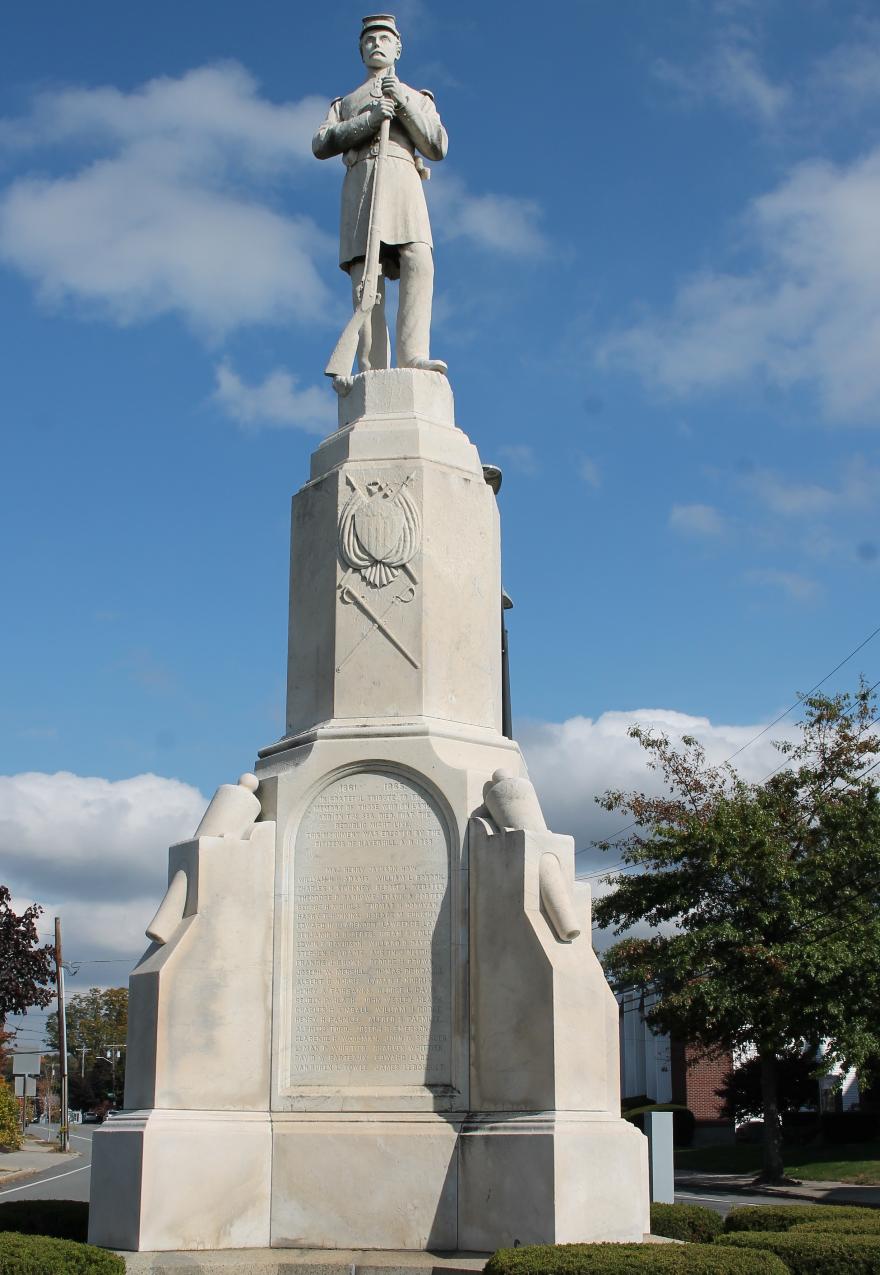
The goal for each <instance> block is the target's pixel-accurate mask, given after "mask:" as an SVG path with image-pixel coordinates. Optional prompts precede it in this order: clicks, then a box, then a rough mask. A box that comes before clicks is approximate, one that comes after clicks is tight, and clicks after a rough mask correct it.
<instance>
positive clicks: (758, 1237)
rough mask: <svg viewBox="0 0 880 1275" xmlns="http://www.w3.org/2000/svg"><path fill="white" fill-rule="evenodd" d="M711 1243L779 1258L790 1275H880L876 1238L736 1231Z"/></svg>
mask: <svg viewBox="0 0 880 1275" xmlns="http://www.w3.org/2000/svg"><path fill="white" fill-rule="evenodd" d="M715 1243H716V1244H717V1245H718V1246H719V1248H721V1246H725V1247H728V1246H729V1247H731V1248H738V1249H740V1250H746V1251H752V1252H757V1253H760V1254H761V1257H762V1260H766V1257H767V1253H768V1252H770V1253H775V1254H776V1256H777V1257H779V1258H781V1259H782V1261H783V1262H784V1263H785V1265H786V1266H787V1267H788V1269H789V1270H790V1271H791V1273H792V1275H880V1235H838V1234H827V1233H826V1234H824V1235H804V1234H803V1232H802V1231H775V1232H773V1231H762V1232H761V1233H760V1234H759V1233H757V1232H755V1231H740V1232H739V1233H738V1234H733V1235H719V1236H718V1239H717V1240H716V1241H715Z"/></svg>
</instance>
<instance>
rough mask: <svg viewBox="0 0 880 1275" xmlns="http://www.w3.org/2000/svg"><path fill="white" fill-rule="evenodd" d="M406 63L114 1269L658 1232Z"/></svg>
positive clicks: (149, 1072) (355, 217) (385, 39)
mask: <svg viewBox="0 0 880 1275" xmlns="http://www.w3.org/2000/svg"><path fill="white" fill-rule="evenodd" d="M400 51H401V46H400V39H399V36H398V33H397V28H396V24H395V22H394V19H393V17H391V15H388V14H374V15H371V16H370V17H368V18H365V19H364V29H363V33H362V37H361V52H362V56H363V59H364V62H365V64H366V66H367V71H368V74H367V78H366V80H365V81H364V83H363V84H362V85H361V86H360V88H359V89H357V90H355V92H353V93H351V94H349V95H348V96H347V97H345V98H339V99H336V100H335V101H334V102H333V103H332V105H331V108H330V112H329V114H328V117H327V120H326V121H325V123H324V124H323V125H322V126H321V128H320V129H319V130H318V133H317V134H316V137H315V142H314V149H315V153H316V155H318V156H319V158H328V157H330V156H332V155H342V156H343V159H344V163H345V168H346V178H345V185H344V189H343V205H342V230H341V238H340V262H341V264H342V266H343V268H344V269H345V270H346V271H347V272H348V273H349V274H350V275H351V279H352V285H353V299H354V306H355V309H354V314H353V316H352V319H351V320H350V322H349V324H348V325H347V326H346V329H345V332H343V334H342V337H341V338H340V340H339V342H338V344H337V347H336V349H335V350H334V352H333V355H332V357H331V360H330V364H328V369H327V370H328V373H329V374H332V375H333V378H334V381H333V383H334V388H335V389H336V391H337V394H338V396H339V397H338V404H339V428H338V429H337V430H336V431H335V432H334V433H333V434H331V435H330V437H329V438H327V439H325V440H324V441H323V442H322V443H320V444H319V446H318V447H317V448H316V450H315V452H314V454H313V456H312V462H311V471H310V478H309V480H308V482H307V483H306V484H305V486H304V487H303V488H302V490H301V491H300V492H299V493H298V494H297V495H296V496H295V497H294V501H293V513H292V538H291V571H290V629H289V654H288V679H287V719H286V731H285V736H284V738H283V739H281V740H280V741H278V743H276V744H273V745H271V746H270V747H268V748H266V749H264V750H263V752H262V753H261V754H260V758H259V760H258V762H257V765H256V773H255V774H254V775H243V776H242V778H241V780H240V781H239V783H238V785H223V786H221V788H219V789H218V791H217V793H216V795H215V796H214V798H213V800H212V802H211V805H210V806H209V808H208V811H207V813H206V814H205V817H204V819H203V820H202V823H201V824H200V826H199V828H198V829H197V830H196V832H195V835H194V837H193V839H192V840H191V841H188V842H185V843H183V844H181V845H178V846H173V847H172V848H171V851H170V857H169V873H168V892H167V894H166V896H165V899H164V900H163V902H162V904H161V906H160V908H159V911H158V912H157V914H156V916H155V918H154V919H153V921H152V922H151V923H150V926H149V927H148V929H147V936H148V938H149V939H150V940H151V945H150V947H149V948H148V950H147V952H146V953H145V955H144V957H143V959H142V960H141V962H140V963H139V965H138V966H137V968H136V969H135V971H134V973H133V974H132V977H131V999H130V1019H129V1050H128V1067H127V1076H126V1108H127V1110H126V1111H125V1112H124V1113H122V1114H120V1115H115V1116H113V1117H112V1118H111V1119H110V1120H109V1121H108V1122H107V1123H106V1124H105V1125H104V1127H103V1128H102V1129H101V1130H100V1131H98V1132H97V1133H96V1135H95V1139H94V1151H93V1167H92V1192H91V1211H90V1239H91V1240H92V1241H93V1242H94V1243H98V1244H103V1245H106V1246H109V1247H114V1248H121V1249H129V1250H163V1251H164V1250H196V1249H218V1250H219V1249H226V1250H229V1249H239V1248H267V1247H270V1246H272V1247H277V1248H288V1249H301V1250H302V1249H306V1250H307V1249H333V1250H340V1251H342V1250H346V1251H348V1250H363V1249H379V1250H410V1251H412V1250H424V1249H432V1250H435V1251H436V1250H448V1251H454V1250H474V1251H489V1250H493V1249H495V1248H498V1247H500V1246H502V1245H512V1244H514V1243H516V1242H519V1243H523V1244H525V1243H541V1242H545V1243H556V1242H569V1241H578V1240H591V1239H600V1240H637V1239H641V1237H642V1235H643V1233H644V1232H646V1231H647V1230H648V1227H649V1218H648V1166H647V1153H646V1143H645V1139H644V1138H643V1137H642V1135H641V1134H640V1133H639V1132H638V1131H637V1130H636V1129H635V1128H634V1127H633V1126H632V1125H629V1124H627V1123H626V1122H624V1121H623V1120H621V1118H620V1092H619V1063H618V1026H617V1023H618V1018H617V1014H618V1011H617V1004H616V1002H615V1000H614V997H613V996H612V994H611V991H610V989H609V988H608V985H607V983H606V982H605V978H604V976H603V974H602V970H601V968H600V966H599V963H598V961H597V960H596V957H595V955H594V953H593V950H592V946H591V943H590V895H589V890H588V888H587V887H586V886H585V885H582V884H579V883H577V882H576V881H575V877H574V844H573V842H572V839H571V838H570V837H565V836H559V835H556V834H554V833H553V832H551V831H549V830H548V829H547V826H546V823H545V820H544V816H543V814H542V812H541V807H540V803H539V801H538V798H537V795H536V793H535V790H534V788H533V787H532V785H531V783H530V782H529V780H528V776H527V772H526V767H525V763H524V762H523V759H522V756H521V754H520V751H519V748H518V747H517V745H516V743H515V742H514V741H513V740H511V739H509V738H506V737H505V735H504V734H503V733H502V658H501V627H502V626H501V611H502V589H501V550H500V532H499V518H498V508H497V504H496V492H497V488H498V484H499V480H500V475H499V473H498V471H497V470H494V469H492V467H488V468H487V471H486V474H485V476H484V471H483V467H482V465H481V463H480V458H479V456H478V454H477V450H476V448H475V447H474V445H473V443H471V441H470V440H469V439H468V438H467V436H466V435H465V434H464V433H463V432H462V430H461V429H459V428H458V427H457V426H456V423H455V417H454V408H453V397H452V391H451V388H450V386H449V382H448V381H447V379H446V377H445V370H446V365H445V364H444V363H443V362H442V361H441V360H437V359H432V358H431V357H430V355H429V352H428V331H429V326H430V312H431V295H432V289H431V281H432V279H433V258H432V254H431V244H430V228H429V225H428V217H427V207H426V205H425V200H424V195H423V193H422V185H421V180H422V177H423V176H424V175H425V168H424V164H423V163H422V156H427V157H428V158H431V159H434V160H438V159H442V158H443V157H444V155H445V153H446V144H447V142H446V134H445V131H444V129H443V126H442V124H441V123H440V118H439V116H438V114H437V111H436V108H435V106H434V103H433V98H432V97H431V95H430V94H429V93H427V92H423V91H417V90H414V89H410V88H409V87H408V86H407V85H405V84H403V83H402V82H401V81H400V80H398V79H397V76H396V73H395V64H396V62H397V59H398V58H399V56H400ZM398 276H399V278H400V282H401V299H400V307H399V312H398V329H397V354H398V360H399V362H400V363H401V364H403V366H400V367H398V368H392V367H390V366H389V362H390V358H389V348H390V347H389V341H388V335H387V331H386V329H385V323H384V310H383V299H384V289H385V285H386V281H387V279H389V278H396V277H398ZM355 352H356V353H357V360H358V366H359V368H360V371H359V373H358V374H356V375H354V376H352V375H349V373H350V371H351V363H352V361H353V359H354V357H355ZM304 1260H305V1259H304ZM350 1264H351V1263H347V1265H350ZM399 1265H400V1263H398V1266H399Z"/></svg>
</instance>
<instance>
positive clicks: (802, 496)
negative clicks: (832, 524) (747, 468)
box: [748, 470, 836, 516]
mask: <svg viewBox="0 0 880 1275" xmlns="http://www.w3.org/2000/svg"><path fill="white" fill-rule="evenodd" d="M748 486H749V487H750V488H751V490H752V492H753V493H754V494H755V495H756V496H757V497H758V499H759V500H760V502H761V503H762V504H763V505H765V506H766V508H767V509H769V510H770V511H771V512H772V513H776V514H783V515H785V516H798V515H801V514H805V515H808V516H809V515H811V514H823V513H827V512H828V510H830V509H831V508H832V507H833V506H834V504H835V503H836V501H835V494H834V492H832V491H830V490H829V489H828V488H827V487H823V486H821V485H820V484H819V483H793V482H787V481H786V480H785V479H784V478H782V477H780V475H779V474H775V473H773V472H772V471H771V470H758V471H757V472H756V473H755V474H752V475H751V476H750V477H749V479H748Z"/></svg>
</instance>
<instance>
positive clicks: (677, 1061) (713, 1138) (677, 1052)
mask: <svg viewBox="0 0 880 1275" xmlns="http://www.w3.org/2000/svg"><path fill="white" fill-rule="evenodd" d="M655 999H656V997H655V994H654V993H653V992H647V991H645V990H644V988H640V987H627V988H625V989H624V990H623V991H622V992H619V993H618V994H617V1002H618V1004H619V1006H620V1085H621V1088H620V1096H621V1098H622V1099H623V1100H624V1101H625V1100H626V1099H632V1098H638V1097H642V1096H644V1097H647V1098H648V1099H649V1100H650V1101H652V1102H674V1103H679V1104H681V1106H683V1107H688V1108H689V1109H690V1110H691V1111H692V1112H693V1113H694V1116H695V1118H696V1121H697V1125H696V1132H695V1135H694V1142H695V1143H697V1144H699V1143H711V1142H727V1141H730V1140H732V1138H733V1121H731V1120H725V1119H724V1118H723V1117H722V1115H721V1099H720V1098H719V1097H718V1096H717V1094H716V1093H715V1090H716V1089H719V1088H720V1087H721V1082H722V1080H723V1079H724V1076H725V1075H726V1074H727V1072H729V1071H730V1070H731V1069H732V1067H733V1056H732V1054H729V1053H727V1054H719V1055H717V1056H716V1057H714V1058H702V1059H698V1057H697V1052H696V1051H695V1050H694V1049H693V1048H692V1047H690V1046H689V1045H687V1044H686V1042H684V1041H679V1040H675V1039H673V1038H671V1037H669V1036H666V1035H663V1034H655V1033H654V1032H652V1031H651V1029H650V1027H649V1026H648V1024H647V1023H646V1022H645V1013H646V1011H647V1010H648V1009H649V1008H650V1006H651V1005H652V1004H653V1003H654V1000H655Z"/></svg>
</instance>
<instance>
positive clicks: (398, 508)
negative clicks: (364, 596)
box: [339, 475, 422, 589]
mask: <svg viewBox="0 0 880 1275" xmlns="http://www.w3.org/2000/svg"><path fill="white" fill-rule="evenodd" d="M410 477H411V475H410ZM409 481H410V478H409V477H407V478H405V479H404V480H403V481H402V482H401V481H400V480H399V479H393V480H392V481H391V482H380V481H378V480H377V479H373V480H372V481H371V482H369V483H368V484H367V485H366V486H364V487H361V486H360V485H359V484H358V483H357V482H355V480H354V479H353V478H352V477H351V475H349V476H348V482H349V484H350V485H351V488H352V492H351V496H350V497H349V499H348V503H347V504H346V506H345V508H344V509H343V511H342V516H341V517H340V519H339V554H340V557H341V558H342V560H343V562H344V563H345V564H346V566H348V567H351V568H353V569H354V570H356V571H360V573H361V575H362V577H363V579H364V580H365V581H366V582H367V584H369V585H372V586H373V588H376V589H381V588H383V587H384V586H385V585H386V584H390V583H391V581H392V580H395V579H396V578H397V574H398V572H399V570H400V568H401V567H403V566H405V565H406V564H407V563H408V562H409V561H410V559H411V558H413V557H414V556H415V555H416V553H418V550H419V544H420V541H421V536H422V524H421V519H420V518H419V511H418V509H417V508H416V506H415V504H414V503H413V501H412V499H411V497H410V496H409V494H408V492H407V490H406V487H407V484H408V483H409Z"/></svg>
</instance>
